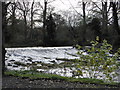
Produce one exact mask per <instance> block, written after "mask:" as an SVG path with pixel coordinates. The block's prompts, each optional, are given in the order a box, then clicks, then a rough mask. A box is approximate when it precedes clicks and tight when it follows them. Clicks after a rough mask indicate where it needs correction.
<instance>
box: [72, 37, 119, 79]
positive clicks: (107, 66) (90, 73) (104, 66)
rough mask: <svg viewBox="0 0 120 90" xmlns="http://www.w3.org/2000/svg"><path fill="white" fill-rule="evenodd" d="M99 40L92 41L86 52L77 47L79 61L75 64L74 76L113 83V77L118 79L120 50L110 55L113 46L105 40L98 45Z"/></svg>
mask: <svg viewBox="0 0 120 90" xmlns="http://www.w3.org/2000/svg"><path fill="white" fill-rule="evenodd" d="M98 41H99V38H98V37H97V38H96V41H92V42H91V44H92V46H90V48H88V47H85V48H84V49H85V51H86V52H87V54H84V53H85V52H84V51H83V50H81V49H82V46H79V45H77V49H78V53H77V54H78V55H79V57H80V58H79V59H76V60H77V63H75V68H76V70H75V72H74V76H78V77H83V78H94V79H98V78H99V79H103V80H105V81H112V80H113V77H117V75H118V74H117V72H116V70H117V69H118V62H117V59H118V57H119V51H120V50H118V51H117V52H116V53H114V54H110V52H111V50H112V46H111V45H110V44H108V43H107V41H106V40H103V42H102V43H98Z"/></svg>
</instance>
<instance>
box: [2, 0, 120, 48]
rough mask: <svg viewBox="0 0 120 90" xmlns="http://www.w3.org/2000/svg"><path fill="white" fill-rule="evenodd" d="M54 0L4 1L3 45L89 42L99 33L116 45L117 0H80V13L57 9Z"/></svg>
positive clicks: (20, 45)
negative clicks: (110, 0)
mask: <svg viewBox="0 0 120 90" xmlns="http://www.w3.org/2000/svg"><path fill="white" fill-rule="evenodd" d="M53 1H55V0H53ZM53 1H50V0H44V5H42V4H41V2H35V1H34V0H33V1H32V2H24V1H23V2H22V1H20V2H19V1H17V2H3V5H2V6H3V29H5V30H4V33H5V46H6V47H22V46H65V45H75V44H80V45H90V41H91V40H94V39H95V37H96V36H99V37H100V40H101V41H102V40H103V39H107V40H108V41H109V43H111V44H112V45H113V46H114V47H115V48H118V47H119V38H120V37H119V35H120V29H119V12H120V2H118V1H117V2H98V3H97V2H81V1H80V2H78V3H79V6H80V10H81V11H82V12H81V13H78V12H77V11H76V12H77V13H75V11H74V12H71V11H61V12H60V13H58V12H55V11H54V8H55V7H54V6H50V5H49V3H52V2H53ZM90 7H91V8H90ZM74 9H75V8H74ZM101 41H100V42H101Z"/></svg>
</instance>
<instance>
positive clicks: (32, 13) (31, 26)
mask: <svg viewBox="0 0 120 90" xmlns="http://www.w3.org/2000/svg"><path fill="white" fill-rule="evenodd" d="M33 6H34V1H33V2H32V6H31V25H30V30H31V31H30V38H31V39H33V24H34V22H33V15H34V12H33Z"/></svg>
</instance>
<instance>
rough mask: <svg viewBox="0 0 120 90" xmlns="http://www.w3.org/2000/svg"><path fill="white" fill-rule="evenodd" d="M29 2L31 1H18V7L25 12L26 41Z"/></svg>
mask: <svg viewBox="0 0 120 90" xmlns="http://www.w3.org/2000/svg"><path fill="white" fill-rule="evenodd" d="M29 4H30V2H25V1H23V2H17V8H18V9H19V10H20V11H21V12H22V13H23V18H24V36H25V41H26V40H27V15H28V12H29V11H30V8H29Z"/></svg>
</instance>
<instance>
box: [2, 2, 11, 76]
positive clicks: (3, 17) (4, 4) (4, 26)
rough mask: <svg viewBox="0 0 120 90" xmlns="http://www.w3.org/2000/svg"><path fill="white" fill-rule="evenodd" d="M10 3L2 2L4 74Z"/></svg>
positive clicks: (3, 69)
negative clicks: (7, 16)
mask: <svg viewBox="0 0 120 90" xmlns="http://www.w3.org/2000/svg"><path fill="white" fill-rule="evenodd" d="M9 4H10V3H7V4H6V3H5V2H2V75H4V71H5V70H6V68H5V53H6V50H5V46H4V44H5V35H4V34H5V30H7V21H6V15H7V7H8V5H9Z"/></svg>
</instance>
